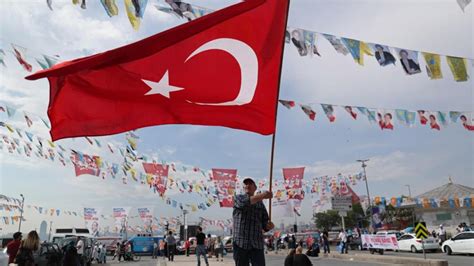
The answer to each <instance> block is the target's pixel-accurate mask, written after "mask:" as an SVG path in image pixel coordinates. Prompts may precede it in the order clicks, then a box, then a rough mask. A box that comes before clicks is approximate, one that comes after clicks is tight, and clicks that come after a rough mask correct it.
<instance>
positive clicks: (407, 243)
mask: <svg viewBox="0 0 474 266" xmlns="http://www.w3.org/2000/svg"><path fill="white" fill-rule="evenodd" d="M424 246H425V250H430V251H433V252H436V251H437V250H438V249H439V244H438V241H436V239H435V238H433V237H428V238H427V239H425V241H424ZM398 251H411V252H413V253H416V252H418V251H423V247H422V244H421V239H419V238H416V236H415V234H404V235H402V236H401V237H400V238H399V239H398Z"/></svg>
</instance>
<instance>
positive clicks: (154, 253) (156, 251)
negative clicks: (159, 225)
mask: <svg viewBox="0 0 474 266" xmlns="http://www.w3.org/2000/svg"><path fill="white" fill-rule="evenodd" d="M156 254H158V244H157V243H156V242H153V256H152V257H151V258H152V259H156V258H157V256H156Z"/></svg>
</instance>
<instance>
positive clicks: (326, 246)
mask: <svg viewBox="0 0 474 266" xmlns="http://www.w3.org/2000/svg"><path fill="white" fill-rule="evenodd" d="M321 239H322V242H323V243H322V244H323V249H324V254H326V252H327V253H328V254H329V253H331V250H330V249H329V232H328V230H324V232H322V233H321Z"/></svg>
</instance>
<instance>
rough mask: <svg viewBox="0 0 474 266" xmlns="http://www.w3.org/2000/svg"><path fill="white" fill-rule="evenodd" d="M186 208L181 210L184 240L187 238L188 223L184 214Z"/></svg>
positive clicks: (186, 211) (186, 212)
mask: <svg viewBox="0 0 474 266" xmlns="http://www.w3.org/2000/svg"><path fill="white" fill-rule="evenodd" d="M188 213H189V212H188V210H183V219H184V221H183V224H184V241H186V240H188V224H187V222H186V214H188Z"/></svg>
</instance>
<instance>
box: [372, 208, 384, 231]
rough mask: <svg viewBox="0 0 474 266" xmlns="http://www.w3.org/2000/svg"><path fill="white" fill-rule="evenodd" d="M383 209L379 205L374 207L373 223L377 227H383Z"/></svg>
mask: <svg viewBox="0 0 474 266" xmlns="http://www.w3.org/2000/svg"><path fill="white" fill-rule="evenodd" d="M381 216H382V210H381V209H380V208H379V207H372V223H373V225H374V227H375V228H380V227H382V217H381Z"/></svg>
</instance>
